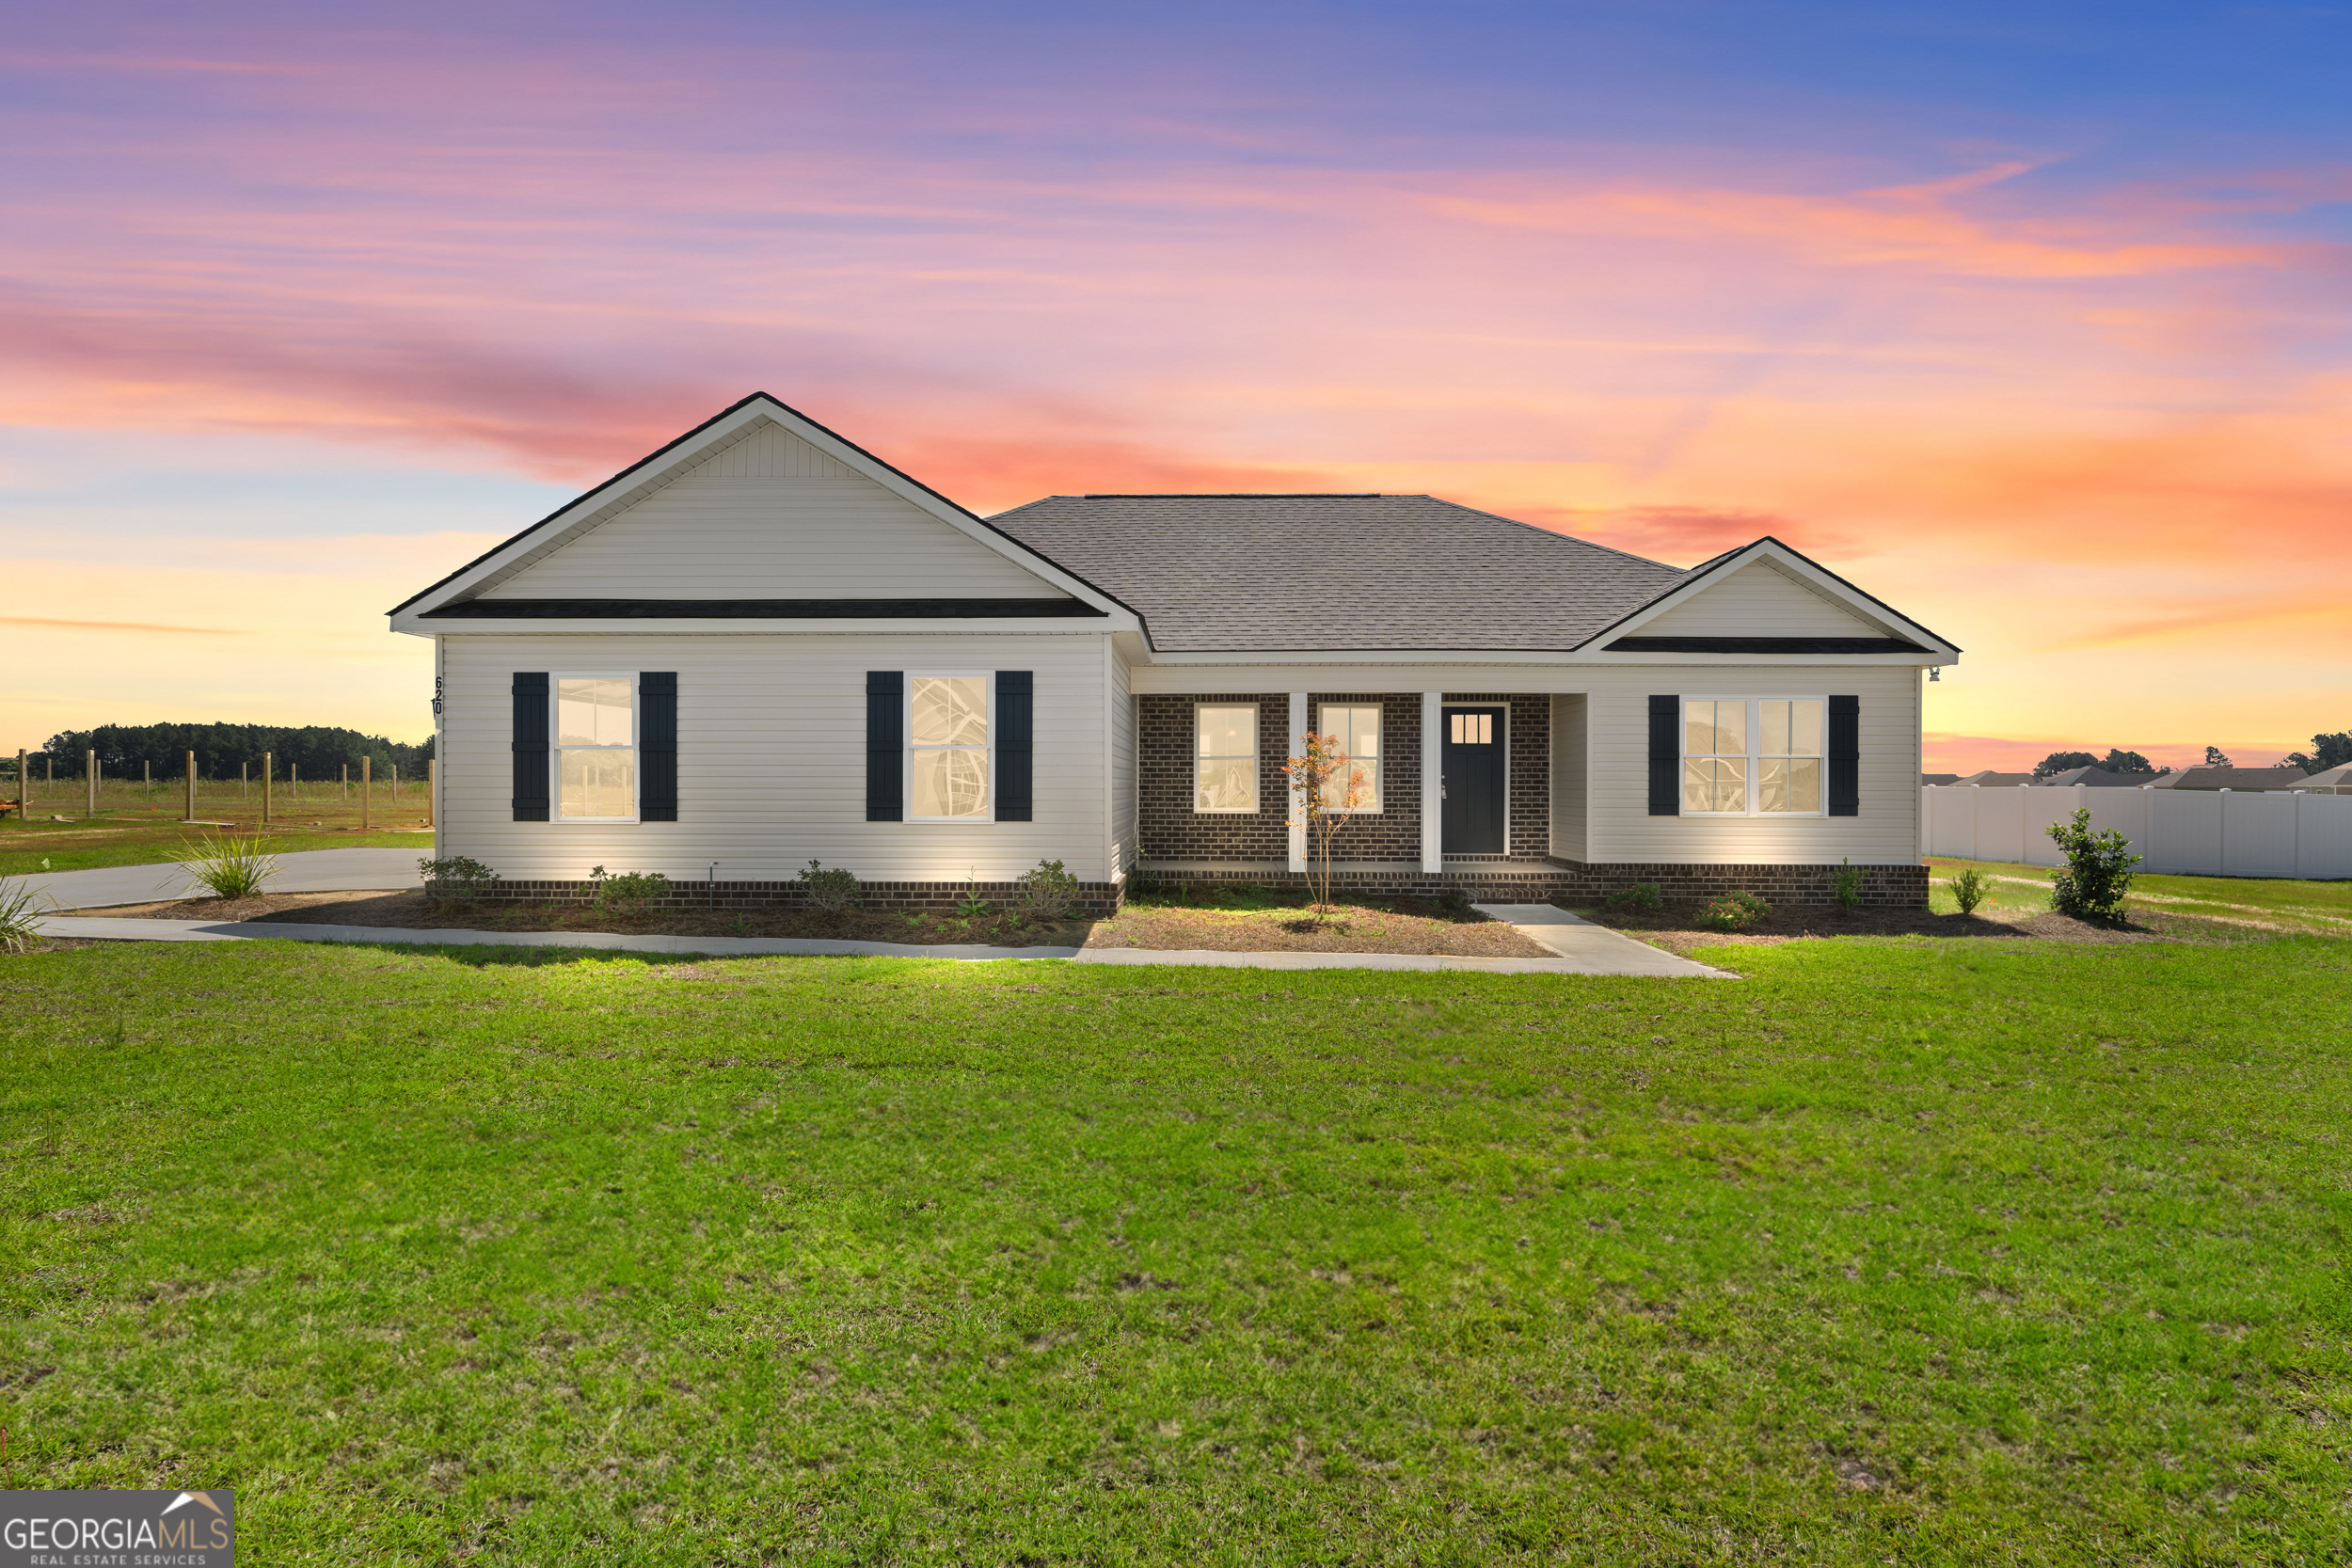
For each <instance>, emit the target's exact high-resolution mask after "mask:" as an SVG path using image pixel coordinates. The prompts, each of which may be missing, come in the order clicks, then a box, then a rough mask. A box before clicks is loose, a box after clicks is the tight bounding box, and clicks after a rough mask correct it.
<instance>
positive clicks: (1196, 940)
mask: <svg viewBox="0 0 2352 1568" xmlns="http://www.w3.org/2000/svg"><path fill="white" fill-rule="evenodd" d="M1087 945H1088V946H1089V947H1138V948H1146V949H1151V950H1153V951H1157V952H1163V953H1166V952H1190V951H1207V952H1216V953H1422V954H1447V955H1451V956H1453V957H1456V958H1555V957H1557V956H1558V955H1556V954H1554V953H1552V952H1550V951H1549V950H1548V949H1546V948H1542V947H1539V946H1537V945H1536V944H1535V943H1534V942H1530V941H1529V940H1528V939H1527V938H1525V937H1523V936H1521V935H1520V934H1519V931H1518V927H1515V926H1512V925H1509V924H1508V923H1506V922H1503V921H1500V920H1488V919H1486V917H1484V916H1483V915H1479V914H1476V913H1469V914H1450V913H1447V912H1444V911H1439V910H1438V909H1437V907H1436V906H1435V905H1426V906H1423V905H1422V901H1420V900H1411V899H1397V900H1395V901H1393V904H1391V905H1390V906H1389V907H1385V908H1374V907H1370V906H1365V905H1357V904H1344V905H1342V906H1341V907H1340V910H1339V912H1338V913H1336V914H1333V915H1331V916H1330V917H1329V918H1328V919H1327V920H1324V921H1317V920H1315V919H1314V918H1313V917H1311V915H1309V914H1308V913H1307V911H1305V910H1304V909H1300V908H1296V907H1291V908H1278V909H1256V910H1232V909H1194V908H1190V907H1188V906H1184V905H1173V904H1133V903H1131V904H1129V905H1128V906H1127V907H1126V908H1125V909H1123V910H1121V911H1120V912H1119V913H1118V914H1117V915H1115V916H1113V917H1112V918H1111V919H1108V920H1100V921H1097V922H1095V925H1094V934H1093V936H1092V937H1091V938H1089V940H1088V942H1087Z"/></svg>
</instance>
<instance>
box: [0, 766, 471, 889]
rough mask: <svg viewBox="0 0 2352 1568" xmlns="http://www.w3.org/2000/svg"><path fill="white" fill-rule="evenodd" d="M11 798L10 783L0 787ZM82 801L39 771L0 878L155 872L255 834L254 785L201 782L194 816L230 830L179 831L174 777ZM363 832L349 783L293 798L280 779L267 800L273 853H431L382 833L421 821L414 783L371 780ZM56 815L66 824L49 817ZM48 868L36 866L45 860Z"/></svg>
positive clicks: (112, 786)
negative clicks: (209, 838) (204, 846)
mask: <svg viewBox="0 0 2352 1568" xmlns="http://www.w3.org/2000/svg"><path fill="white" fill-rule="evenodd" d="M0 793H6V794H7V795H8V796H9V797H10V798H13V797H14V795H15V793H16V784H15V781H14V780H12V779H11V780H9V781H8V783H7V784H5V785H0ZM85 804H86V798H85V797H84V795H83V793H82V784H81V781H80V780H78V779H76V780H72V781H67V780H64V779H60V780H58V781H57V783H56V785H55V786H54V787H49V788H47V790H46V792H44V785H43V783H42V780H41V778H40V772H39V770H38V769H36V770H35V772H34V775H33V802H32V805H33V809H32V816H31V817H30V819H29V820H27V819H23V818H19V817H17V816H14V815H11V816H8V818H7V819H6V820H5V821H0V877H16V876H24V875H25V874H27V873H30V872H38V871H42V870H48V871H87V870H90V869H92V868H94V867H97V866H103V865H160V864H162V863H165V862H167V861H174V860H178V859H179V858H180V846H181V845H183V844H184V843H186V842H187V841H188V840H189V839H190V838H194V837H202V836H204V835H207V834H214V833H223V832H226V833H232V834H240V835H250V834H253V833H259V832H264V830H263V829H262V786H261V785H260V784H254V785H252V786H251V788H250V789H249V790H240V789H239V787H238V785H237V784H236V782H235V781H233V780H231V781H229V782H227V783H223V782H220V781H217V780H199V781H198V783H197V797H196V810H197V815H198V816H199V817H202V818H206V819H209V820H212V821H216V822H229V823H233V824H235V825H234V826H233V827H230V828H190V827H183V825H182V824H181V820H180V814H181V813H182V812H183V811H184V810H186V809H187V797H186V796H185V795H184V794H183V793H182V785H181V783H180V781H179V780H177V779H174V780H170V781H168V782H166V781H164V780H160V779H159V780H157V781H156V783H155V787H154V790H153V791H152V793H150V792H148V791H147V790H145V789H143V788H142V787H141V785H140V784H139V781H137V780H135V779H134V780H131V781H130V782H128V783H125V782H123V781H120V780H114V779H105V780H101V781H100V783H99V794H98V808H99V809H98V815H97V816H93V817H87V818H85V817H84V816H83V815H82V809H83V806H84V805H85ZM367 804H368V808H369V810H368V816H369V817H370V823H369V826H370V827H371V828H373V829H375V830H378V831H376V832H360V831H359V816H360V811H359V807H360V800H359V784H358V781H357V780H354V781H353V783H352V784H351V787H350V789H349V791H348V793H346V792H345V791H344V789H343V787H342V784H339V783H335V782H331V781H330V782H328V783H325V784H312V783H305V784H303V785H302V787H301V793H299V794H295V793H294V792H293V791H292V790H291V789H290V787H289V785H288V784H287V783H286V781H285V780H283V779H280V780H278V788H277V793H276V796H275V798H274V799H273V800H272V802H271V807H272V816H273V817H274V819H275V820H274V821H273V822H272V824H271V826H270V827H269V829H267V830H266V836H267V838H268V840H269V847H270V848H271V849H272V850H273V851H286V850H294V849H350V848H355V847H382V848H397V847H405V846H408V845H415V846H417V853H418V854H419V855H420V856H423V855H429V854H431V853H432V852H433V835H432V834H430V833H423V832H387V831H383V830H389V829H397V828H411V829H413V828H418V827H421V826H423V824H424V818H425V799H424V790H423V785H422V784H421V781H418V780H414V779H408V780H403V781H402V783H401V786H400V794H399V795H398V796H394V795H393V794H392V793H391V791H390V785H389V781H388V780H384V779H378V780H377V781H375V790H374V793H373V796H372V797H371V798H370V800H368V802H367ZM58 817H63V818H65V820H63V821H58V820H56V818H58ZM44 861H45V862H47V864H46V865H45V866H44V865H43V864H42V863H43V862H44Z"/></svg>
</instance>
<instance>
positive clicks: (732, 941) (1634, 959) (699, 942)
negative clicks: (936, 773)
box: [40, 915, 1736, 979]
mask: <svg viewBox="0 0 2352 1568" xmlns="http://www.w3.org/2000/svg"><path fill="white" fill-rule="evenodd" d="M40 928H41V931H42V933H43V934H44V935H47V936H55V937H79V938H82V939H83V940H85V941H91V940H95V941H99V942H376V943H405V944H408V945H412V946H418V947H560V948H567V949H572V950H575V951H580V950H585V951H600V952H610V953H660V954H667V955H671V956H675V957H680V958H683V957H689V956H695V955H699V956H703V957H707V958H755V957H775V956H804V957H832V958H850V957H863V958H956V959H967V960H968V959H996V958H1058V959H1065V960H1069V961H1073V962H1076V963H1082V964H1122V965H1135V964H1145V965H1151V964H1174V965H1177V966H1180V967H1190V968H1204V969H1386V970H1464V971H1468V972H1470V973H1471V974H1646V975H1671V976H1684V977H1711V978H1715V979H1733V978H1736V976H1734V975H1729V974H1724V972H1723V971H1721V970H1715V969H1708V967H1707V966H1706V965H1704V964H1696V963H1692V961H1691V960H1690V959H1688V958H1677V957H1675V956H1674V955H1673V954H1671V953H1661V952H1660V951H1659V950H1658V949H1657V948H1654V947H1649V946H1645V944H1643V943H1641V942H1633V941H1631V940H1630V939H1629V938H1625V937H1617V935H1616V933H1615V932H1613V931H1601V930H1600V927H1587V929H1589V930H1593V931H1597V932H1599V933H1600V934H1601V935H1604V936H1609V937H1615V938H1616V940H1617V941H1619V942H1624V943H1625V944H1626V946H1627V947H1629V948H1631V949H1632V950H1633V951H1631V952H1623V951H1614V952H1611V953H1607V954H1597V953H1593V952H1582V953H1577V954H1574V955H1571V956H1566V957H1562V958H1455V957H1453V956H1451V955H1446V954H1423V953H1223V952H1200V951H1188V952H1164V951H1160V950H1156V949H1153V948H1148V947H1085V948H1081V947H1045V946H1039V947H989V946H983V945H981V944H978V943H964V944H942V945H940V946H935V947H924V946H917V945H915V944H914V943H911V942H827V941H823V940H821V939H818V938H813V937H675V936H624V935H622V934H620V933H618V932H612V931H466V930H447V929H431V928H427V929H418V928H413V927H394V926H312V925H307V924H304V925H297V924H295V923H294V922H291V921H283V922H281V921H254V920H247V921H236V920H221V921H204V920H139V919H135V918H134V919H122V918H108V917H106V916H103V915H50V916H47V917H45V918H44V919H43V920H42V921H41V925H40ZM1537 940H1539V941H1540V940H1541V939H1540V938H1539V939H1537Z"/></svg>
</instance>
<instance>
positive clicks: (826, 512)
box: [391, 392, 1133, 630]
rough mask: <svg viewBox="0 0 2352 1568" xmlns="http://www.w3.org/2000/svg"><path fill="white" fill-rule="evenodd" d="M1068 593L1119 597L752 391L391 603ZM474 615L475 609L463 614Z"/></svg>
mask: <svg viewBox="0 0 2352 1568" xmlns="http://www.w3.org/2000/svg"><path fill="white" fill-rule="evenodd" d="M624 598H627V599H629V600H633V601H635V602H638V603H640V604H660V603H661V602H664V601H668V600H679V601H687V600H700V601H709V600H715V599H725V600H729V601H733V602H736V603H740V604H753V603H760V602H782V601H786V600H793V601H803V602H807V601H817V600H823V601H828V602H830V601H858V600H867V599H872V600H885V599H887V600H894V601H898V602H900V603H907V602H915V603H922V602H930V601H935V600H946V599H950V598H954V599H961V600H965V601H968V602H972V603H978V604H994V603H1000V602H1003V601H1008V600H1013V601H1028V600H1039V599H1046V600H1052V599H1063V598H1071V599H1077V600H1081V601H1083V602H1084V603H1085V604H1086V605H1087V606H1088V607H1089V608H1090V609H1091V610H1096V611H1100V612H1104V613H1113V614H1115V615H1116V616H1117V618H1118V619H1119V620H1120V622H1122V623H1126V624H1129V625H1132V624H1133V617H1132V615H1131V614H1130V613H1129V612H1127V611H1126V610H1125V608H1124V607H1123V606H1120V605H1119V604H1118V602H1117V601H1116V600H1115V599H1113V598H1111V597H1110V596H1109V595H1107V594H1104V593H1103V592H1102V591H1101V590H1100V589H1098V588H1096V587H1094V586H1093V585H1092V584H1090V583H1088V582H1085V581H1083V580H1081V579H1080V578H1076V577H1073V575H1072V574H1070V573H1069V572H1067V571H1064V570H1063V569H1062V568H1061V567H1059V566H1057V564H1056V563H1054V562H1051V561H1047V560H1044V559H1043V558H1041V557H1040V556H1039V555H1037V554H1036V553H1035V552H1034V551H1032V550H1030V549H1028V548H1026V547H1025V546H1023V545H1021V544H1020V543H1019V542H1018V541H1016V540H1014V539H1011V538H1009V537H1008V536H1007V535H1005V534H1004V533H1002V532H1000V531H997V530H995V529H993V528H992V527H991V526H990V525H988V524H987V523H986V522H983V521H982V520H981V519H980V518H978V517H977V516H975V515H973V514H972V513H970V512H967V511H965V510H964V509H963V508H961V507H960V506H957V505H956V504H955V503H954V502H952V501H950V500H948V499H946V497H944V496H941V495H940V494H939V493H938V492H936V491H934V490H932V489H930V487H929V486H928V485H924V484H922V483H918V482H916V481H915V480H914V479H912V478H911V477H909V476H908V475H906V474H904V473H901V472H900V471H899V470H898V469H897V468H895V467H891V466H890V465H889V464H887V463H884V462H882V460H881V459H880V458H877V457H875V456H874V455H873V454H872V453H870V452H868V451H865V450H864V449H863V448H861V447H858V446H856V445H854V444H852V443H850V442H849V441H847V440H844V439H843V438H842V437H840V436H836V435H834V433H833V432H832V431H830V430H827V429H826V428H825V427H824V426H822V425H820V424H818V423H817V422H816V421H815V420H810V419H808V418H807V417H806V416H804V415H802V414H800V413H798V412H797V411H795V410H793V409H791V408H789V407H787V406H786V405H785V404H782V403H780V402H778V401H777V400H776V399H774V398H772V397H770V396H769V395H768V394H766V393H764V392H759V393H754V394H753V395H752V396H751V397H748V398H745V399H744V400H743V401H741V402H740V403H738V404H735V405H734V406H732V407H730V408H728V409H726V410H725V411H724V412H723V413H721V414H720V415H718V416H716V417H715V418H713V419H711V420H707V421H706V422H705V423H703V424H701V425H699V426H697V427H696V428H695V429H693V430H691V431H690V432H688V433H687V434H686V435H685V436H680V437H679V438H678V439H677V440H675V441H673V442H671V443H670V444H669V445H668V446H666V447H663V448H661V449H660V451H656V452H653V453H651V454H650V455H648V456H647V457H645V458H644V459H642V460H640V461H639V462H637V463H635V464H633V465H631V466H630V467H628V468H626V469H624V470H623V471H622V472H620V473H618V474H616V475H614V476H613V477H612V479H610V480H607V481H606V482H605V483H602V484H599V485H597V486H596V488H594V489H592V490H590V491H588V492H587V493H586V494H584V495H582V496H580V498H579V499H576V500H574V501H572V502H571V503H569V504H568V505H566V506H564V507H563V508H561V509H559V510H558V511H556V512H554V513H552V514H550V515H548V516H547V517H545V518H542V519H541V520H540V521H539V522H537V523H535V524H533V525H532V527H530V528H528V529H526V530H524V531H522V532H521V533H518V534H516V536H515V537H514V538H512V539H509V540H507V541H506V542H505V543H504V544H502V545H501V546H498V547H497V548H496V549H493V550H491V551H489V552H488V553H487V554H485V555H484V556H482V557H480V558H479V559H477V560H475V561H473V562H469V563H468V564H467V565H466V566H464V567H461V568H460V569H459V570H458V571H456V572H453V573H452V574H451V575H450V576H449V577H447V578H443V579H442V580H441V581H439V582H437V583H436V584H434V585H433V586H432V587H431V588H428V589H426V590H425V591H424V592H423V593H421V594H416V595H414V596H412V597H411V598H409V599H407V600H406V601H405V602H404V603H402V604H401V605H399V606H397V607H395V608H394V610H392V611H391V613H392V615H393V617H394V624H395V626H397V627H400V628H401V629H419V630H421V629H426V628H424V627H421V626H405V625H404V624H403V623H405V622H411V621H413V620H415V619H416V618H420V617H422V616H426V615H434V614H436V613H438V614H440V615H443V616H446V615H447V614H448V613H450V612H451V611H452V610H454V609H455V607H457V606H460V605H466V604H482V605H487V604H495V603H499V602H501V601H511V602H515V603H516V604H517V605H522V604H525V603H529V602H534V601H535V602H538V603H541V604H564V603H581V602H590V601H618V600H621V599H624ZM473 613H475V614H477V615H478V614H480V613H482V611H479V610H477V611H474V612H473Z"/></svg>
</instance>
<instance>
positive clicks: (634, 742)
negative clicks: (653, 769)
mask: <svg viewBox="0 0 2352 1568" xmlns="http://www.w3.org/2000/svg"><path fill="white" fill-rule="evenodd" d="M565 681H627V682H628V752H629V753H630V754H631V755H632V756H633V757H634V758H635V759H636V761H635V764H634V765H633V766H632V767H631V768H629V770H628V816H564V752H617V751H620V750H622V748H621V747H618V746H566V745H564V682H565ZM644 728H645V705H644V693H642V692H640V691H639V690H638V689H637V672H636V671H634V670H557V671H551V672H549V673H548V821H550V822H553V823H555V824H557V825H558V826H560V827H571V828H610V827H614V826H625V825H628V824H630V823H634V822H638V821H640V820H642V818H643V815H644V809H645V801H644V795H645V766H644V763H645V751H644V746H643V745H641V744H640V742H641V741H642V740H643V739H644Z"/></svg>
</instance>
